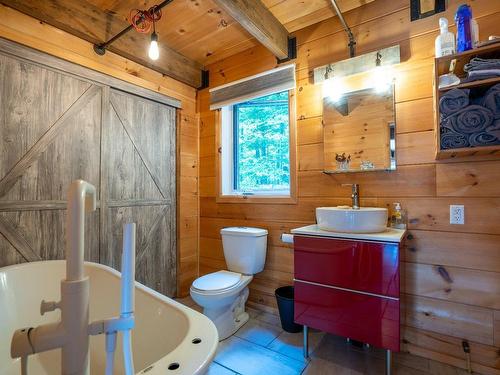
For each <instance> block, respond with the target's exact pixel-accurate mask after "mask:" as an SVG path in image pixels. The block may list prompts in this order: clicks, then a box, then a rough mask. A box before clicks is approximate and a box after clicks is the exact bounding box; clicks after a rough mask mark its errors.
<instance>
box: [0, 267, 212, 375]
mask: <svg viewBox="0 0 500 375" xmlns="http://www.w3.org/2000/svg"><path fill="white" fill-rule="evenodd" d="M65 272H66V270H65V262H64V261H45V262H32V263H24V264H18V265H14V266H9V267H4V268H0V374H2V375H19V374H20V373H21V366H20V360H13V359H12V358H10V341H11V337H12V334H13V332H14V331H15V330H16V329H19V328H23V327H35V326H37V325H40V324H45V323H50V322H55V321H57V320H59V318H60V313H59V311H58V310H57V311H54V312H49V313H46V314H45V315H44V316H41V315H40V302H41V301H42V299H44V300H46V301H50V300H54V301H58V300H59V297H60V293H59V287H60V281H61V279H63V278H64V277H65ZM85 273H86V274H87V275H88V276H89V277H90V321H94V320H98V319H103V318H109V317H113V316H116V315H118V312H119V306H120V273H119V272H116V271H115V270H113V269H111V268H110V267H106V266H103V265H100V264H96V263H85ZM135 321H136V326H135V328H134V330H133V332H132V345H133V351H134V364H135V370H136V373H139V374H143V373H144V374H145V373H147V374H148V375H153V374H163V375H165V374H176V375H177V374H186V375H194V374H204V373H205V372H206V371H207V369H208V366H209V365H210V363H211V361H212V359H213V357H214V355H215V350H216V349H217V343H218V335H217V330H216V328H215V326H214V325H213V323H212V322H211V321H210V320H209V319H208V318H207V317H205V316H204V315H202V314H200V313H198V312H196V311H194V310H192V309H189V308H187V307H185V306H183V305H181V304H179V303H177V302H175V301H174V300H172V299H170V298H167V297H165V296H163V295H161V294H159V293H157V292H155V291H153V290H151V289H149V288H147V287H145V286H143V285H142V284H139V283H136V287H135ZM194 339H201V342H200V343H198V344H194V343H193V342H192V341H193V340H194ZM119 341H120V340H119ZM196 341H197V340H196ZM60 362H61V361H60V350H53V351H51V352H46V353H41V354H38V355H32V356H30V357H29V361H28V375H42V374H50V375H56V374H60ZM115 363H116V369H115V374H123V368H122V355H121V345H120V344H119V345H118V347H117V351H116V355H115ZM174 363H176V364H178V365H179V367H178V368H177V369H175V370H169V369H168V367H169V366H170V365H171V364H174ZM174 367H175V366H174ZM90 368H91V374H104V369H105V350H104V336H103V335H100V336H93V337H91V339H90Z"/></svg>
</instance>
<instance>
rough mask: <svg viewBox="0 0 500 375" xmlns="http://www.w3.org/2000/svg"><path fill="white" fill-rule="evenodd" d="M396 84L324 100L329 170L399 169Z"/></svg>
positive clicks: (325, 149)
mask: <svg viewBox="0 0 500 375" xmlns="http://www.w3.org/2000/svg"><path fill="white" fill-rule="evenodd" d="M395 136H396V120H395V109H394V85H391V86H389V87H388V89H387V90H386V91H384V92H379V91H377V90H376V89H373V88H370V89H364V90H359V91H353V92H349V93H345V94H344V95H343V96H342V97H341V98H340V99H339V100H337V101H333V100H331V99H330V98H328V97H325V98H324V99H323V141H324V158H325V160H324V161H325V164H324V170H325V172H326V173H345V172H366V171H380V170H395V169H396V140H395Z"/></svg>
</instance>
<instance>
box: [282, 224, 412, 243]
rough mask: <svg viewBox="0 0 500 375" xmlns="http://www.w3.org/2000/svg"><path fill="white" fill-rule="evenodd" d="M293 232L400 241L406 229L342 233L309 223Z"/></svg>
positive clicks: (308, 234) (356, 238) (354, 238)
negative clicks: (322, 228)
mask: <svg viewBox="0 0 500 375" xmlns="http://www.w3.org/2000/svg"><path fill="white" fill-rule="evenodd" d="M291 232H292V234H299V235H300V234H303V235H307V236H321V237H335V238H349V239H353V240H367V241H380V242H397V243H400V242H401V241H402V240H403V238H404V235H405V233H406V229H395V228H387V230H386V231H385V232H380V233H340V232H329V231H326V230H321V229H319V228H318V225H317V224H313V225H308V226H305V227H300V228H295V229H292V230H291Z"/></svg>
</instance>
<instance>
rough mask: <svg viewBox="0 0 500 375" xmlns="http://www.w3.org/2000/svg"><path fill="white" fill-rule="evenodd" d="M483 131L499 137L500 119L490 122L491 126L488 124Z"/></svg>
mask: <svg viewBox="0 0 500 375" xmlns="http://www.w3.org/2000/svg"><path fill="white" fill-rule="evenodd" d="M485 132H487V133H488V134H491V135H494V136H495V137H497V138H498V139H500V119H498V120H495V121H493V124H491V126H488V127H487V128H486V129H485Z"/></svg>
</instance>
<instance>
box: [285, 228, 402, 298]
mask: <svg viewBox="0 0 500 375" xmlns="http://www.w3.org/2000/svg"><path fill="white" fill-rule="evenodd" d="M293 241H294V268H295V278H296V279H300V280H306V281H312V282H316V283H320V284H325V285H332V286H338V287H341V288H346V289H353V290H359V291H363V292H368V293H374V294H379V295H387V296H391V297H396V298H398V297H399V246H398V244H396V243H381V242H363V241H352V240H341V239H332V238H324V237H307V236H295V237H294V240H293Z"/></svg>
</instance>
